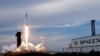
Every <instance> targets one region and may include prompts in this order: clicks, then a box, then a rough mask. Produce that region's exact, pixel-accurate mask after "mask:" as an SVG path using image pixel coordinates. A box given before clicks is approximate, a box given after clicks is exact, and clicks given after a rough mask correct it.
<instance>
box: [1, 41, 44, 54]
mask: <svg viewBox="0 0 100 56" xmlns="http://www.w3.org/2000/svg"><path fill="white" fill-rule="evenodd" d="M9 51H11V52H21V51H37V52H40V51H45V47H44V46H43V45H42V43H40V44H37V45H33V44H32V43H29V44H28V45H25V42H24V41H23V42H22V43H21V45H20V46H19V47H18V48H17V45H16V44H11V45H10V46H7V45H5V46H3V47H2V51H1V52H2V53H7V52H9Z"/></svg>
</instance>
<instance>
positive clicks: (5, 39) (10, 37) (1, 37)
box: [0, 35, 16, 43]
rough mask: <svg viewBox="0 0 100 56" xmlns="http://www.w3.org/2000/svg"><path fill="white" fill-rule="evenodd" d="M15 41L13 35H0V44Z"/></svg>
mask: <svg viewBox="0 0 100 56" xmlns="http://www.w3.org/2000/svg"><path fill="white" fill-rule="evenodd" d="M14 41H16V37H15V36H14V35H0V43H8V42H9V43H10V42H14Z"/></svg>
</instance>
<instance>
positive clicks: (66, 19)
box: [0, 0, 100, 51]
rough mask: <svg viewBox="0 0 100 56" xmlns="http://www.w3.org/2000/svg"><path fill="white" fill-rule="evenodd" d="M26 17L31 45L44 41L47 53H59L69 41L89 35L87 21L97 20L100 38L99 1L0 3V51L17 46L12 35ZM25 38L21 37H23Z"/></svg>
mask: <svg viewBox="0 0 100 56" xmlns="http://www.w3.org/2000/svg"><path fill="white" fill-rule="evenodd" d="M26 10H27V14H28V23H29V27H30V39H31V40H30V41H31V42H32V43H33V44H34V45H35V44H38V43H40V42H41V39H40V37H41V36H43V37H44V38H45V47H46V50H51V51H62V48H67V47H68V44H69V43H71V39H74V38H80V37H85V36H90V35H91V24H90V22H91V21H90V20H91V19H95V20H96V34H100V0H0V51H1V50H2V47H3V46H5V45H7V46H10V45H12V44H16V39H17V38H16V37H15V34H16V32H17V31H18V29H19V26H20V28H21V31H22V32H23V27H24V24H25V14H26ZM22 38H24V37H22Z"/></svg>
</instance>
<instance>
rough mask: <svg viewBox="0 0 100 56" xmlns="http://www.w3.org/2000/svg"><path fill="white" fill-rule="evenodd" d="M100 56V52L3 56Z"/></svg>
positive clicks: (9, 55)
mask: <svg viewBox="0 0 100 56" xmlns="http://www.w3.org/2000/svg"><path fill="white" fill-rule="evenodd" d="M91 55H92V56H98V55H100V52H93V51H92V52H89V53H76V52H72V53H56V54H50V53H38V52H34V53H33V52H29V53H6V54H4V55H3V56H91Z"/></svg>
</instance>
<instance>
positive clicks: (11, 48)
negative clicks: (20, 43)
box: [1, 44, 17, 53]
mask: <svg viewBox="0 0 100 56" xmlns="http://www.w3.org/2000/svg"><path fill="white" fill-rule="evenodd" d="M16 46H17V45H16V44H11V45H10V46H7V45H5V46H3V47H2V51H1V52H2V53H6V52H9V51H14V50H15V49H16Z"/></svg>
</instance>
